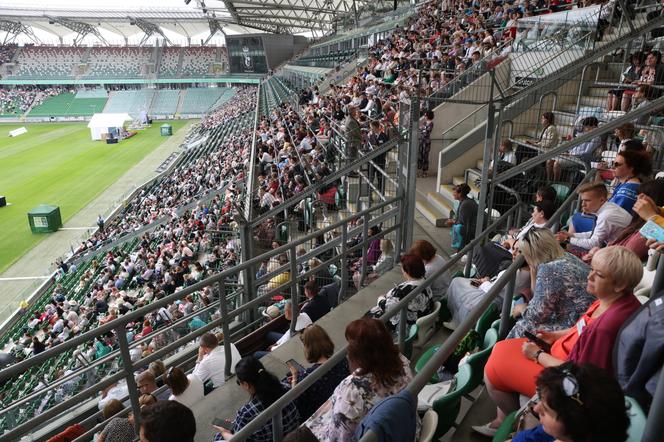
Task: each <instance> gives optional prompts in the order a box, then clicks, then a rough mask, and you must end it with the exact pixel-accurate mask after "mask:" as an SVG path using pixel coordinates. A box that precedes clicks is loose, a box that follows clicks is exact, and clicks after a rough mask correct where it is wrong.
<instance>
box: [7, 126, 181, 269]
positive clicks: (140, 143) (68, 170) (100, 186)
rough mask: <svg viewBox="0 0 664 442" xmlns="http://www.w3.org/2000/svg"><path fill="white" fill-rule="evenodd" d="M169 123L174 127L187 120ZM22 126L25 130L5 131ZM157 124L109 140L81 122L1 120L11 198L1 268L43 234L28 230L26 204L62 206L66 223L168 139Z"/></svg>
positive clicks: (63, 218) (40, 238) (33, 244)
mask: <svg viewBox="0 0 664 442" xmlns="http://www.w3.org/2000/svg"><path fill="white" fill-rule="evenodd" d="M170 124H171V125H172V126H173V131H177V130H178V129H179V128H181V127H183V126H184V125H185V124H187V121H185V120H175V121H172V122H170ZM21 126H25V127H26V128H27V129H28V133H27V134H24V135H20V136H18V137H16V138H10V137H8V136H7V133H8V132H9V131H10V130H12V129H16V128H17V127H21ZM159 126H160V124H159V123H157V122H155V124H153V125H152V127H151V128H149V129H146V130H144V131H140V132H139V133H138V134H137V135H136V136H134V137H132V138H130V139H128V140H124V141H121V142H120V143H118V144H113V145H107V144H106V143H104V142H102V141H92V140H90V130H89V129H88V128H87V127H86V124H85V123H44V124H0V195H4V196H6V197H7V202H8V203H11V205H9V206H7V207H3V208H0V244H1V245H2V246H0V273H1V272H3V271H4V270H6V269H7V267H9V266H10V265H11V264H12V263H13V262H14V261H15V260H17V259H18V258H20V257H21V256H22V255H23V254H24V253H26V252H27V251H28V250H30V249H31V248H32V247H34V246H35V245H36V244H37V243H38V242H39V241H40V240H42V239H43V238H45V236H46V235H44V234H33V233H32V232H31V231H30V226H29V225H28V216H27V213H28V211H29V210H30V209H32V208H34V207H36V206H38V205H39V204H54V205H56V206H60V214H61V216H62V222H63V224H64V223H65V222H67V220H69V219H70V218H71V217H72V216H73V215H74V214H76V213H77V212H78V211H79V210H81V209H82V208H83V207H85V206H86V205H87V204H89V203H90V202H91V201H92V200H93V199H94V198H96V197H97V196H98V195H99V194H101V193H102V192H103V191H104V190H105V189H106V188H107V187H108V186H110V185H111V184H113V183H114V182H116V181H117V180H118V179H119V178H120V177H121V176H122V175H123V174H124V173H125V172H126V171H127V170H129V169H130V168H131V167H132V166H133V165H135V164H136V163H138V162H139V161H140V160H142V159H143V158H144V157H145V156H146V155H147V154H148V153H150V152H152V151H153V150H154V149H155V148H156V147H157V146H159V145H160V144H161V143H163V142H164V141H166V140H167V138H165V137H164V138H162V137H161V136H160V133H159ZM118 196H120V195H118ZM64 252H66V250H63V253H64Z"/></svg>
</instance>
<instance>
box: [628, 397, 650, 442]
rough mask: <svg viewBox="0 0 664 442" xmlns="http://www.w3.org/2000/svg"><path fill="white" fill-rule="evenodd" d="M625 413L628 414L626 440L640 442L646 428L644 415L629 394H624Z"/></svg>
mask: <svg viewBox="0 0 664 442" xmlns="http://www.w3.org/2000/svg"><path fill="white" fill-rule="evenodd" d="M625 402H626V405H627V415H628V416H629V429H628V430H627V441H626V442H640V441H641V438H642V437H643V431H644V430H645V428H646V415H645V413H643V410H642V409H641V406H640V405H639V403H638V402H636V401H635V400H634V399H632V398H631V397H629V396H625Z"/></svg>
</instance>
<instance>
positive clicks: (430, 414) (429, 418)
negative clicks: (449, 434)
mask: <svg viewBox="0 0 664 442" xmlns="http://www.w3.org/2000/svg"><path fill="white" fill-rule="evenodd" d="M437 426H438V413H436V412H435V411H433V410H432V409H429V410H427V412H426V413H424V417H423V418H422V428H421V429H420V438H419V439H418V440H417V442H430V441H431V440H432V439H433V435H434V434H435V433H436V427H437Z"/></svg>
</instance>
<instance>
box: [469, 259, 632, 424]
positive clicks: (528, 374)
mask: <svg viewBox="0 0 664 442" xmlns="http://www.w3.org/2000/svg"><path fill="white" fill-rule="evenodd" d="M642 275H643V266H642V265H641V261H640V260H639V258H638V257H637V256H636V255H635V254H634V253H633V252H631V251H629V250H627V249H626V248H624V247H620V246H611V247H606V248H604V249H601V250H599V251H598V252H597V253H595V256H593V259H592V262H591V272H590V274H589V275H588V284H587V290H588V293H591V294H592V295H594V296H595V297H597V300H596V301H595V302H594V303H593V304H592V305H591V306H590V308H588V311H586V313H585V314H583V315H582V316H581V318H579V320H578V321H577V322H576V324H575V325H574V326H572V327H571V328H569V329H567V330H560V331H555V332H552V331H544V330H532V333H533V334H536V335H537V338H539V344H535V343H534V342H530V341H529V340H528V339H523V338H522V339H506V340H504V341H501V342H499V343H497V344H496V346H495V347H494V349H493V351H492V353H491V356H490V357H489V360H488V362H487V364H486V367H485V368H484V379H485V381H486V385H487V391H488V392H489V395H490V396H491V398H492V399H493V401H494V402H495V403H496V405H497V417H496V419H494V420H493V421H491V422H489V423H488V424H485V425H482V426H475V427H473V429H474V430H475V431H477V432H479V433H481V434H484V435H487V436H492V435H493V434H495V432H496V429H497V428H498V427H499V426H500V424H501V423H502V421H503V420H504V418H505V416H507V415H508V414H509V413H511V412H512V411H514V410H516V409H518V408H519V395H520V394H522V395H526V396H533V395H534V394H535V379H536V378H537V376H538V375H539V374H540V373H541V372H542V370H544V369H545V368H548V367H556V366H559V365H561V364H563V363H565V362H566V361H572V362H575V363H577V364H586V363H589V364H593V365H596V366H598V367H600V368H604V369H606V370H607V371H609V372H610V373H613V364H612V353H613V344H614V342H615V340H616V337H617V335H618V331H619V330H620V327H621V325H622V324H623V323H624V322H625V321H626V320H627V318H629V316H630V315H631V314H632V313H634V312H635V311H636V310H637V309H638V308H639V306H640V305H641V304H640V302H639V301H638V300H637V299H636V297H635V296H634V294H633V293H632V290H633V289H634V287H635V286H636V284H638V283H639V281H640V280H641V277H642ZM549 345H550V348H548V346H549ZM542 347H546V348H542Z"/></svg>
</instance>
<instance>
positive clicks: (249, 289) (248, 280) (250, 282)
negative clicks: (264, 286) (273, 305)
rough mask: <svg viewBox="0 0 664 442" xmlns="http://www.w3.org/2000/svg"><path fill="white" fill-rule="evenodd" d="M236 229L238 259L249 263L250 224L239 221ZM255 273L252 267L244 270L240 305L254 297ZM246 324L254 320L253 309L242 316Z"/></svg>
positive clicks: (250, 246) (250, 256)
mask: <svg viewBox="0 0 664 442" xmlns="http://www.w3.org/2000/svg"><path fill="white" fill-rule="evenodd" d="M239 221H242V222H238V227H239V230H240V244H241V247H240V257H241V259H242V262H246V261H249V260H250V259H251V258H252V256H253V243H252V241H253V237H252V234H251V223H250V222H248V221H247V220H239ZM255 279H256V272H255V271H254V266H250V267H247V268H246V269H245V270H244V277H243V281H242V284H243V287H244V290H243V294H242V303H243V304H244V303H246V302H249V301H251V300H252V299H254V298H255V296H256V287H255V286H256V283H255ZM243 316H245V319H246V320H247V322H248V323H252V322H253V321H254V320H255V319H256V311H255V309H249V311H247V312H246V313H244V314H243Z"/></svg>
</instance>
